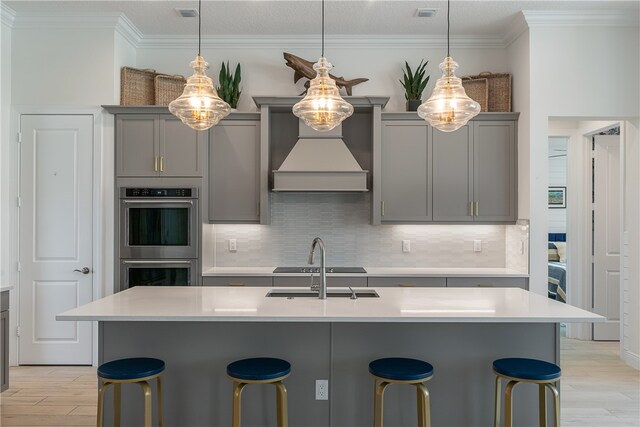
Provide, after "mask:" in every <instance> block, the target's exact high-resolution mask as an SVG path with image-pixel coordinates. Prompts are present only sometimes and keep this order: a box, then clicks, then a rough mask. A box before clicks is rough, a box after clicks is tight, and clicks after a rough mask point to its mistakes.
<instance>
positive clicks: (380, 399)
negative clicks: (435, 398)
mask: <svg viewBox="0 0 640 427" xmlns="http://www.w3.org/2000/svg"><path fill="white" fill-rule="evenodd" d="M369 373H370V374H371V375H372V376H373V378H374V405H373V425H374V427H382V421H383V403H384V390H385V389H386V388H387V386H388V385H389V384H412V385H414V386H415V387H416V393H417V402H418V426H420V427H429V426H431V410H430V407H429V391H428V390H427V388H426V387H425V385H424V383H425V382H426V381H429V380H430V379H431V378H432V377H433V366H432V365H431V364H430V363H427V362H424V361H422V360H417V359H409V358H405V357H388V358H384V359H377V360H374V361H373V362H371V363H369Z"/></svg>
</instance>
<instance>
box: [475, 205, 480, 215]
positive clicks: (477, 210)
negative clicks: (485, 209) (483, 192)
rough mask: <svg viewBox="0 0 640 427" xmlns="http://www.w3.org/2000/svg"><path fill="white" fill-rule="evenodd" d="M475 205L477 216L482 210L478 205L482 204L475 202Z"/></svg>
mask: <svg viewBox="0 0 640 427" xmlns="http://www.w3.org/2000/svg"><path fill="white" fill-rule="evenodd" d="M475 205H476V212H475V215H476V216H478V215H479V212H480V209H479V208H478V206H479V205H480V203H478V202H476V203H475Z"/></svg>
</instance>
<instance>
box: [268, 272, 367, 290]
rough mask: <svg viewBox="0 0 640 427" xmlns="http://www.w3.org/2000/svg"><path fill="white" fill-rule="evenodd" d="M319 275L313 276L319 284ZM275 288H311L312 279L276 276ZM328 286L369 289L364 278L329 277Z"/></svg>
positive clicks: (307, 277) (308, 277)
mask: <svg viewBox="0 0 640 427" xmlns="http://www.w3.org/2000/svg"><path fill="white" fill-rule="evenodd" d="M318 280H319V279H318V275H317V274H314V275H313V283H316V284H317V283H318ZM273 286H282V287H297V286H302V287H311V277H310V275H309V276H295V277H283V276H274V278H273ZM327 286H343V287H346V286H352V287H358V288H365V287H367V278H366V277H365V276H362V277H335V276H327Z"/></svg>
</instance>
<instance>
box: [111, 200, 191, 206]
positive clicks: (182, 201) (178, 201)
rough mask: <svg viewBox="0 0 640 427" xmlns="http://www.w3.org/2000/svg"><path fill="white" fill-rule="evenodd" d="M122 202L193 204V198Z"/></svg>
mask: <svg viewBox="0 0 640 427" xmlns="http://www.w3.org/2000/svg"><path fill="white" fill-rule="evenodd" d="M122 203H131V204H151V203H153V204H158V203H184V204H189V205H192V206H193V200H180V199H157V200H122Z"/></svg>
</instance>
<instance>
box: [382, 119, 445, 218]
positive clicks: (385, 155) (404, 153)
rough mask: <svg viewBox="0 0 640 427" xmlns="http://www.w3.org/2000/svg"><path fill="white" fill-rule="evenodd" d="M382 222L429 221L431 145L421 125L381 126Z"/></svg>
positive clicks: (414, 123) (389, 124)
mask: <svg viewBox="0 0 640 427" xmlns="http://www.w3.org/2000/svg"><path fill="white" fill-rule="evenodd" d="M380 157H381V163H382V169H381V173H382V178H381V183H382V189H381V206H380V213H381V221H382V222H423V221H430V220H431V185H432V183H431V143H430V138H429V127H428V126H427V123H426V122H425V121H419V122H418V121H412V122H402V121H385V122H383V125H382V154H381V156H380Z"/></svg>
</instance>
